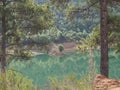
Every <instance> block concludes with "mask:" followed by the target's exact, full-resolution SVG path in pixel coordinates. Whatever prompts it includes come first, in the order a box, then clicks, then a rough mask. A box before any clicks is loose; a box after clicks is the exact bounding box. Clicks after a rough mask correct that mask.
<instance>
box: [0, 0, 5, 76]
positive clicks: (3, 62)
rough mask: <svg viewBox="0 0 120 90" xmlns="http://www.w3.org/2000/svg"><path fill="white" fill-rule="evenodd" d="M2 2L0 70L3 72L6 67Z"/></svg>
mask: <svg viewBox="0 0 120 90" xmlns="http://www.w3.org/2000/svg"><path fill="white" fill-rule="evenodd" d="M2 2H3V13H2V30H1V34H2V41H1V67H2V68H1V72H2V74H3V73H5V67H6V16H5V0H3V1H2Z"/></svg>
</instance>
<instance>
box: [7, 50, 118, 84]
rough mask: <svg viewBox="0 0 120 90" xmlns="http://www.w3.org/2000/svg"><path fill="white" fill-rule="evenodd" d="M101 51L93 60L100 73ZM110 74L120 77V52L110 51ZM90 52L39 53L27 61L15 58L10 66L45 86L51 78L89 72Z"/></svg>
mask: <svg viewBox="0 0 120 90" xmlns="http://www.w3.org/2000/svg"><path fill="white" fill-rule="evenodd" d="M99 57H100V51H95V52H94V54H93V61H95V62H96V66H95V67H96V70H97V73H99V63H100V60H99ZM109 58H110V62H109V64H110V65H109V69H110V71H109V74H110V77H111V78H120V54H115V53H114V52H112V51H110V53H109ZM88 60H89V53H71V54H69V55H65V56H62V57H60V56H49V55H45V54H43V55H37V56H34V57H32V58H31V59H30V60H27V61H20V60H17V61H16V60H13V61H12V62H11V63H10V65H9V68H13V69H15V70H16V71H18V72H20V73H22V74H23V75H24V76H26V77H28V78H30V79H32V80H33V83H34V84H37V85H40V86H44V85H45V84H46V83H48V81H49V78H51V77H56V78H58V79H62V78H64V77H65V76H66V75H69V74H71V73H74V74H76V76H77V77H78V78H80V77H82V76H83V75H86V74H87V73H88V66H89V65H88Z"/></svg>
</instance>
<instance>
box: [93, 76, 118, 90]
mask: <svg viewBox="0 0 120 90" xmlns="http://www.w3.org/2000/svg"><path fill="white" fill-rule="evenodd" d="M93 88H94V90H120V80H117V79H109V78H107V77H105V76H104V75H100V74H99V75H96V77H95V79H94V83H93Z"/></svg>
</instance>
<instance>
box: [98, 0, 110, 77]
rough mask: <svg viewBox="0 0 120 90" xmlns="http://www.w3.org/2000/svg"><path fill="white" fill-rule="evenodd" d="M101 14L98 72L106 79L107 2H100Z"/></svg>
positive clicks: (105, 0) (107, 62) (107, 64)
mask: <svg viewBox="0 0 120 90" xmlns="http://www.w3.org/2000/svg"><path fill="white" fill-rule="evenodd" d="M100 13H101V22H100V29H101V63H100V72H101V74H102V75H105V76H106V77H108V75H109V60H108V30H107V0H100Z"/></svg>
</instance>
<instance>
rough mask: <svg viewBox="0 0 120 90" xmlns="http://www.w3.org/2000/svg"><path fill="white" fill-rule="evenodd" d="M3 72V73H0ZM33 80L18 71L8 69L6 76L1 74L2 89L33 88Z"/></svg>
mask: <svg viewBox="0 0 120 90" xmlns="http://www.w3.org/2000/svg"><path fill="white" fill-rule="evenodd" d="M0 74H1V73H0ZM33 89H34V86H33V84H32V81H31V80H30V79H28V78H27V77H25V76H23V75H21V74H20V73H18V72H17V71H14V70H12V69H11V70H7V71H6V77H5V78H2V77H1V76H0V90H33Z"/></svg>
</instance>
